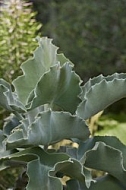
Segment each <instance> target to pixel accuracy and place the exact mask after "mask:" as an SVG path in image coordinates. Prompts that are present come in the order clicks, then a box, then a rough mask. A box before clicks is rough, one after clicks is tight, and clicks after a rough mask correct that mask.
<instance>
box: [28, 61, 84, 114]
mask: <svg viewBox="0 0 126 190" xmlns="http://www.w3.org/2000/svg"><path fill="white" fill-rule="evenodd" d="M80 81H81V80H80V78H79V77H78V75H76V74H75V72H73V71H72V68H71V66H70V65H69V64H64V65H63V66H62V67H60V65H56V66H54V67H51V68H50V71H49V72H47V73H45V74H44V75H43V76H42V78H41V79H40V81H39V82H38V84H37V85H36V88H35V89H34V91H33V92H32V94H31V95H30V97H29V101H31V102H30V104H31V106H30V109H33V108H35V107H38V106H40V105H43V104H47V103H49V104H50V105H51V107H53V108H54V107H55V106H57V107H59V109H61V110H64V111H69V112H71V113H75V111H76V109H77V106H78V104H79V103H80V99H79V98H78V95H79V94H80V92H81V88H80Z"/></svg>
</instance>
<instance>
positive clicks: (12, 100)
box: [0, 79, 26, 112]
mask: <svg viewBox="0 0 126 190" xmlns="http://www.w3.org/2000/svg"><path fill="white" fill-rule="evenodd" d="M0 106H1V107H3V108H5V109H6V110H8V111H10V112H14V111H18V112H25V110H26V109H25V107H24V105H23V104H22V103H21V102H20V101H19V99H18V97H17V95H16V94H15V93H14V92H12V89H11V86H10V84H9V83H8V82H6V81H5V80H3V79H0Z"/></svg>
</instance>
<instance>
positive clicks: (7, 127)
mask: <svg viewBox="0 0 126 190" xmlns="http://www.w3.org/2000/svg"><path fill="white" fill-rule="evenodd" d="M19 124H20V122H19V120H18V118H17V117H15V116H14V115H13V114H12V115H10V116H9V117H7V118H6V119H5V123H4V126H3V132H4V135H6V136H8V135H10V133H11V131H12V130H13V129H14V128H15V127H17V126H18V125H19Z"/></svg>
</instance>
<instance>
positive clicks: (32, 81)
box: [0, 37, 126, 190]
mask: <svg viewBox="0 0 126 190" xmlns="http://www.w3.org/2000/svg"><path fill="white" fill-rule="evenodd" d="M38 43H39V47H38V48H37V49H36V50H35V52H34V56H33V58H30V59H29V60H27V61H26V62H24V63H23V64H22V66H21V69H22V71H23V75H21V76H19V77H17V78H16V79H15V80H14V81H13V82H12V85H11V84H9V83H8V82H6V81H5V80H4V79H1V80H0V106H1V107H3V108H4V109H6V110H8V111H9V112H10V113H11V115H10V116H9V118H8V119H7V120H6V122H5V123H4V126H3V129H2V130H0V170H1V171H2V170H5V169H7V168H10V167H14V166H15V167H17V166H19V167H24V169H25V172H26V175H27V177H28V179H27V184H26V187H25V188H26V189H27V190H34V189H37V190H63V188H65V189H66V190H73V189H74V190H79V189H80V190H88V189H89V190H101V189H102V190H105V189H108V190H111V189H114V190H124V189H125V188H126V146H125V145H124V144H123V143H122V142H120V140H119V139H118V138H116V137H114V136H111V137H110V136H101V137H100V136H94V137H91V135H90V131H89V128H88V126H87V123H86V120H87V119H89V118H90V117H92V116H93V115H94V114H96V113H98V112H100V111H102V110H104V109H105V108H106V107H108V106H109V105H111V104H113V103H114V102H116V101H117V100H119V99H121V98H125V97H126V73H120V74H118V73H115V74H113V75H109V76H106V77H105V76H103V75H99V76H97V77H95V78H92V79H90V80H89V81H88V82H87V83H86V84H84V85H82V80H81V78H80V77H79V76H78V75H77V74H76V73H75V72H74V70H73V64H72V62H71V61H69V60H68V59H67V58H66V57H65V56H64V55H63V54H58V53H57V50H58V48H57V47H56V46H54V45H53V44H52V40H51V39H48V38H46V37H44V38H38ZM12 86H13V87H12ZM64 139H67V140H70V141H71V142H72V145H73V144H76V147H74V146H70V145H69V146H67V145H66V146H65V145H63V146H61V147H58V148H57V149H54V148H55V144H56V143H59V142H61V141H62V140H64ZM92 170H99V171H103V172H105V175H104V176H102V177H98V178H94V177H93V175H92ZM65 176H67V177H68V178H67V180H66V183H65V185H63V183H62V182H61V178H63V177H65Z"/></svg>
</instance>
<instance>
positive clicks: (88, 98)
mask: <svg viewBox="0 0 126 190" xmlns="http://www.w3.org/2000/svg"><path fill="white" fill-rule="evenodd" d="M100 78H103V79H102V80H99V79H100ZM96 79H98V82H97V80H96ZM94 82H96V83H95V84H94ZM83 92H84V93H82V95H81V99H82V100H83V101H82V102H81V103H80V105H79V106H78V109H77V115H78V116H80V117H82V118H83V119H89V118H90V117H91V116H93V115H95V114H96V113H98V112H99V111H102V110H104V109H105V108H106V107H108V106H109V105H111V104H112V103H114V102H116V101H118V100H120V99H121V98H124V97H126V74H125V73H124V74H116V75H113V76H111V77H108V78H104V77H97V78H95V79H94V81H93V82H92V81H91V82H90V83H88V84H87V85H86V86H85V87H84V88H83ZM82 96H83V97H82Z"/></svg>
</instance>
